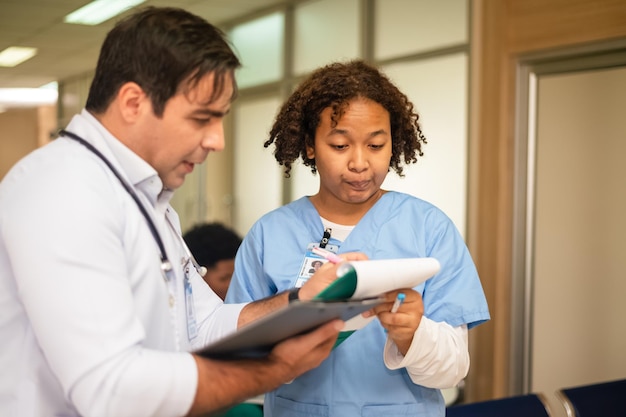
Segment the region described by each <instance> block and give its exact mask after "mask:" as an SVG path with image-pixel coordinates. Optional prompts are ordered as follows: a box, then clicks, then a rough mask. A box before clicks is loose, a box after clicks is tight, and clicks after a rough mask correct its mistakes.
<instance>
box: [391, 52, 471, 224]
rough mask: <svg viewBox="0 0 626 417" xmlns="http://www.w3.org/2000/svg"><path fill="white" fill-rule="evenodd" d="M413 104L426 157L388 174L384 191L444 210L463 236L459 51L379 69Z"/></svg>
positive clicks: (463, 70)
mask: <svg viewBox="0 0 626 417" xmlns="http://www.w3.org/2000/svg"><path fill="white" fill-rule="evenodd" d="M383 71H385V73H386V74H387V75H388V76H389V77H390V78H391V80H392V81H393V82H394V83H396V85H398V87H399V88H400V90H402V91H403V92H404V93H405V94H406V95H407V96H408V97H409V99H410V100H411V101H412V102H413V104H414V105H415V109H416V111H417V113H418V114H419V116H420V119H419V120H420V126H421V128H422V131H423V132H424V136H426V140H427V141H428V143H427V144H426V145H424V147H423V148H422V149H423V151H424V156H423V157H421V158H418V161H417V163H415V164H412V165H409V166H406V167H405V169H404V174H405V176H404V177H403V178H400V177H398V176H397V175H396V173H395V172H393V171H391V172H390V173H389V174H388V175H387V179H386V180H385V182H384V183H383V188H384V189H388V190H389V189H391V190H397V191H403V192H405V193H407V194H411V195H414V196H416V197H419V198H422V199H424V200H427V201H429V202H431V203H433V204H435V205H436V206H438V207H439V208H440V209H442V210H443V211H444V212H445V213H446V214H447V215H448V216H449V217H450V218H451V219H452V221H453V222H454V224H455V225H456V227H457V228H458V229H459V231H460V232H461V234H463V235H464V234H465V233H464V232H465V209H466V194H467V193H466V186H465V185H466V183H467V109H466V106H467V56H466V55H465V54H463V53H459V54H454V55H450V56H444V57H439V58H433V59H428V60H420V61H414V62H409V63H398V64H393V65H387V66H386V67H383Z"/></svg>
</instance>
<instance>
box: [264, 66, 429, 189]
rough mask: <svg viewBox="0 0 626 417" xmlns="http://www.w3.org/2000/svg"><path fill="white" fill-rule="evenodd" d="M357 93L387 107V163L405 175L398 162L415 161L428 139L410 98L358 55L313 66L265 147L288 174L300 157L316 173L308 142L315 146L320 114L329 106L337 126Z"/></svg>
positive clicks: (272, 130) (287, 175)
mask: <svg viewBox="0 0 626 417" xmlns="http://www.w3.org/2000/svg"><path fill="white" fill-rule="evenodd" d="M355 98H367V99H370V100H372V101H375V102H376V103H378V104H380V105H381V106H383V107H384V108H385V109H386V110H387V111H388V112H389V118H390V122H391V137H392V153H391V160H390V162H389V167H390V168H393V169H394V171H396V173H397V174H398V175H399V176H401V177H402V176H404V174H403V167H402V163H405V164H411V163H414V162H417V157H418V156H422V155H423V152H422V144H425V143H426V138H425V137H424V135H423V133H422V130H421V129H420V126H419V123H418V120H419V115H418V114H417V113H416V112H415V111H414V108H413V103H411V102H410V101H409V99H408V98H407V96H406V95H405V94H403V93H402V92H401V91H400V90H399V89H398V88H397V87H396V86H395V85H394V84H393V83H392V82H391V81H390V80H389V78H387V76H385V75H384V74H383V73H381V72H380V71H379V70H378V69H376V68H374V67H372V66H370V65H368V64H366V63H365V62H363V61H362V60H355V61H349V62H346V63H339V62H336V63H332V64H329V65H326V66H324V67H322V68H319V69H317V70H315V71H314V72H313V73H312V74H311V75H310V76H309V77H308V78H307V79H306V80H304V81H303V82H302V83H301V84H300V85H299V86H298V87H297V89H296V90H295V91H294V92H293V93H292V94H291V96H290V97H289V98H288V99H287V101H286V102H285V103H284V104H283V106H282V107H281V109H280V111H279V113H278V115H277V116H276V119H275V120H274V125H273V126H272V129H271V130H270V137H269V139H268V140H267V141H265V143H264V145H263V146H265V147H266V148H267V147H269V146H270V145H271V144H272V143H274V145H275V150H274V156H275V158H276V160H277V161H278V163H279V164H280V165H283V166H284V167H285V176H286V177H289V176H290V171H291V164H292V163H293V162H294V161H295V160H296V159H297V158H298V157H301V158H302V161H303V162H304V165H306V166H308V167H311V172H313V173H314V174H315V173H316V172H317V167H316V166H315V159H310V158H307V152H306V148H307V146H309V147H312V148H314V147H315V130H316V129H317V127H318V125H319V123H320V114H321V113H322V111H323V110H324V109H326V108H328V107H332V113H331V125H332V126H333V127H334V126H336V125H337V123H338V121H339V120H340V119H341V116H342V115H343V113H344V112H345V110H346V107H347V106H348V103H349V102H350V101H351V100H353V99H355Z"/></svg>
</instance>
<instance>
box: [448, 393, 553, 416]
mask: <svg viewBox="0 0 626 417" xmlns="http://www.w3.org/2000/svg"><path fill="white" fill-rule="evenodd" d="M446 417H550V410H549V408H548V405H547V402H546V399H545V398H544V397H543V395H542V394H541V393H534V394H526V395H519V396H515V397H506V398H499V399H496V400H488V401H480V402H476V403H468V404H458V405H453V406H450V407H448V408H447V409H446Z"/></svg>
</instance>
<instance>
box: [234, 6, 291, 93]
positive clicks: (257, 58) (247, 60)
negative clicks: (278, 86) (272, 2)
mask: <svg viewBox="0 0 626 417" xmlns="http://www.w3.org/2000/svg"><path fill="white" fill-rule="evenodd" d="M284 37H285V16H284V13H282V12H279V13H273V14H270V15H267V16H265V17H262V18H259V19H255V20H252V21H250V22H247V23H244V24H241V25H239V26H236V27H235V28H234V29H232V30H231V31H230V33H229V38H230V39H231V41H232V43H233V45H234V48H235V52H236V53H237V56H239V59H240V60H241V64H242V67H241V68H240V69H239V70H238V71H237V83H238V84H239V87H240V88H245V87H252V86H255V85H260V84H264V83H268V82H273V81H278V80H280V79H281V78H282V77H283V63H284V56H283V50H284V48H283V42H284Z"/></svg>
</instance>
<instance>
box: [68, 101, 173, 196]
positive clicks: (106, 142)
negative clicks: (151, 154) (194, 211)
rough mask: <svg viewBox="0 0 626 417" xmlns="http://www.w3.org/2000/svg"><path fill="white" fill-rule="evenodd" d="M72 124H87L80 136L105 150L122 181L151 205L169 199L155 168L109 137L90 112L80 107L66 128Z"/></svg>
mask: <svg viewBox="0 0 626 417" xmlns="http://www.w3.org/2000/svg"><path fill="white" fill-rule="evenodd" d="M75 123H80V124H81V125H84V124H87V125H88V128H87V129H81V130H83V131H84V130H87V133H82V135H85V136H83V137H84V138H85V140H87V141H89V142H90V143H92V145H94V146H96V147H97V148H98V149H99V150H100V151H103V152H104V151H107V152H104V153H105V155H106V156H107V158H112V159H114V161H111V162H114V165H115V166H116V167H117V168H118V169H120V171H121V172H122V173H123V174H124V177H125V178H126V180H127V181H128V182H129V183H130V184H131V185H133V187H134V188H135V189H136V190H138V191H139V192H141V193H142V194H144V195H145V196H146V197H147V198H148V199H149V200H150V203H151V204H152V205H153V206H154V205H156V203H157V201H158V200H160V201H159V202H160V203H162V204H163V203H165V204H167V203H168V202H169V200H170V198H171V196H172V193H171V192H163V182H162V181H161V179H160V178H159V175H158V174H157V172H156V170H155V169H154V168H153V167H152V166H151V165H150V164H148V163H147V162H146V161H145V160H143V159H142V158H141V157H140V156H139V155H137V154H136V153H135V152H133V151H132V150H131V149H130V148H128V147H127V146H126V145H124V144H123V143H122V142H120V140H119V139H117V138H116V137H115V136H113V135H112V134H111V132H109V131H108V130H107V129H106V128H105V127H104V126H103V125H102V124H101V123H100V121H99V120H98V119H96V118H95V117H94V116H93V115H92V114H91V113H89V112H88V111H87V110H85V109H83V111H82V112H81V113H80V114H79V115H76V116H74V118H73V119H72V122H71V123H70V125H69V126H68V130H72V129H73V126H72V125H73V124H75ZM85 127H87V126H85ZM79 134H80V133H79ZM104 148H106V149H104ZM163 200H165V201H163Z"/></svg>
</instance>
